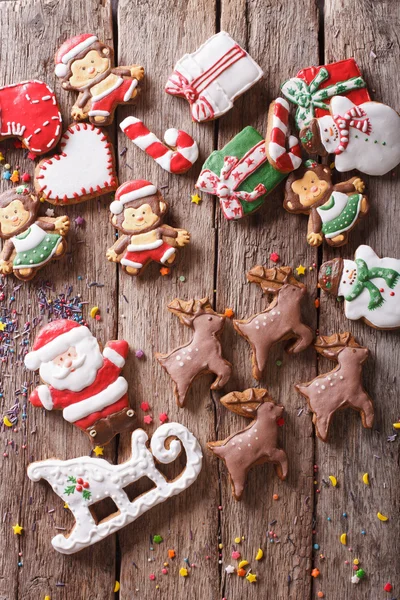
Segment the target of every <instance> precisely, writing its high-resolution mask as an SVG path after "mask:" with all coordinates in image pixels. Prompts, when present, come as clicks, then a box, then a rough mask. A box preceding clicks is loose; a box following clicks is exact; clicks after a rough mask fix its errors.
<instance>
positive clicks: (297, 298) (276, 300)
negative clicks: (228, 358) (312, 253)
mask: <svg viewBox="0 0 400 600" xmlns="http://www.w3.org/2000/svg"><path fill="white" fill-rule="evenodd" d="M247 279H248V280H249V281H250V282H251V283H258V285H259V286H260V287H261V289H262V290H263V292H265V293H266V294H268V295H270V296H271V297H272V298H273V299H272V301H271V303H270V304H269V306H268V307H267V308H266V309H264V310H263V311H262V312H260V313H257V314H255V315H253V316H252V317H250V318H249V319H245V320H242V321H238V320H237V321H233V326H234V328H235V329H236V331H237V332H238V333H239V335H241V336H242V337H244V338H245V339H246V340H247V341H248V342H249V344H250V346H251V350H252V366H253V377H254V378H255V379H258V380H260V379H261V377H262V374H263V371H264V369H265V368H266V366H267V362H268V356H269V351H270V349H271V348H272V346H274V345H275V344H277V343H278V342H280V341H283V340H289V339H293V338H294V339H295V341H294V342H291V343H289V344H288V346H287V348H286V352H288V353H289V354H296V353H298V352H302V351H303V350H305V349H306V348H307V347H308V346H309V345H310V344H311V342H312V340H313V338H314V333H313V331H312V329H311V328H310V327H308V326H307V325H304V323H303V322H302V318H301V310H300V304H301V301H302V299H303V298H304V296H305V295H306V293H307V288H306V286H305V285H304V284H302V283H300V282H299V281H297V279H295V277H293V275H292V269H291V268H290V267H280V268H272V269H267V268H266V267H262V266H256V267H253V268H252V269H251V270H250V271H249V272H248V273H247Z"/></svg>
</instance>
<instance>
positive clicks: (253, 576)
mask: <svg viewBox="0 0 400 600" xmlns="http://www.w3.org/2000/svg"><path fill="white" fill-rule="evenodd" d="M246 579H247V581H250V583H255V582H256V581H257V575H256V574H255V573H247V575H246Z"/></svg>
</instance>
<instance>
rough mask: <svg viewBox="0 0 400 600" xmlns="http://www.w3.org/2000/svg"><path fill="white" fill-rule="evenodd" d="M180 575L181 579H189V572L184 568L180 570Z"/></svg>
mask: <svg viewBox="0 0 400 600" xmlns="http://www.w3.org/2000/svg"><path fill="white" fill-rule="evenodd" d="M179 575H180V576H181V577H187V576H188V570H187V569H185V567H182V569H179Z"/></svg>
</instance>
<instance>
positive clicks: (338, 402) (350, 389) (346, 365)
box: [295, 332, 374, 442]
mask: <svg viewBox="0 0 400 600" xmlns="http://www.w3.org/2000/svg"><path fill="white" fill-rule="evenodd" d="M314 347H315V349H316V351H317V352H318V353H319V354H321V355H322V356H325V357H326V358H330V359H332V360H335V361H337V363H338V364H337V366H336V367H335V369H333V371H330V372H329V373H323V374H322V375H318V377H315V379H312V380H311V381H309V382H308V383H298V384H297V385H295V388H296V389H297V390H298V391H299V392H300V394H302V396H304V397H305V398H306V399H307V402H308V405H309V407H310V410H311V411H312V412H313V423H314V425H315V429H316V432H317V436H318V437H319V438H320V440H322V441H323V442H326V440H327V437H328V431H329V425H330V423H331V420H332V417H333V415H334V413H335V412H336V411H337V410H340V409H343V408H347V407H351V408H353V409H354V410H357V411H358V412H359V413H360V414H361V420H362V424H363V426H364V427H366V428H368V429H370V428H371V427H372V425H373V422H374V407H373V404H372V400H371V398H370V397H369V396H368V394H367V392H366V391H365V390H364V388H363V385H362V365H363V364H364V362H365V361H366V360H367V358H368V354H369V350H368V348H365V347H363V346H360V345H359V344H358V343H357V342H356V340H355V339H354V337H353V336H352V335H351V333H348V332H346V333H335V334H334V335H330V336H323V335H320V336H318V337H317V340H316V342H315V344H314Z"/></svg>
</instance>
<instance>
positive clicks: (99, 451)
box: [93, 446, 104, 456]
mask: <svg viewBox="0 0 400 600" xmlns="http://www.w3.org/2000/svg"><path fill="white" fill-rule="evenodd" d="M93 452H94V453H95V455H96V456H103V454H104V448H103V446H95V447H94V448H93Z"/></svg>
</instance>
